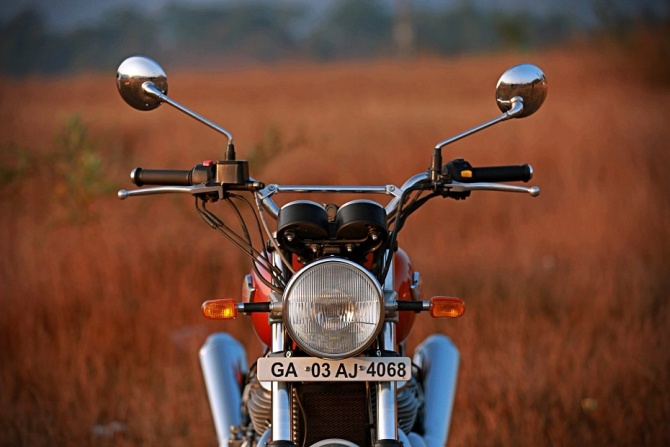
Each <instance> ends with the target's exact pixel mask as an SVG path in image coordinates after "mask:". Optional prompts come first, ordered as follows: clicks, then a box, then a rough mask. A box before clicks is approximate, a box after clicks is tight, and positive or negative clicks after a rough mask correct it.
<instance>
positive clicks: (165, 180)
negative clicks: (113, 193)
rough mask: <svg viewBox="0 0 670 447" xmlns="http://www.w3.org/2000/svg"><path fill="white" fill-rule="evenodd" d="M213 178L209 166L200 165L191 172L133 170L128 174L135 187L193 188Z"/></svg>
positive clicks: (182, 170) (184, 170)
mask: <svg viewBox="0 0 670 447" xmlns="http://www.w3.org/2000/svg"><path fill="white" fill-rule="evenodd" d="M212 177H213V170H212V168H211V166H209V165H207V166H206V165H204V164H200V165H197V166H196V167H194V168H193V169H191V170H187V169H143V168H135V169H133V171H132V172H131V173H130V180H131V181H132V182H133V183H134V184H135V185H137V186H144V185H165V186H168V185H169V186H193V185H197V184H199V183H205V182H207V181H209V180H211V179H212Z"/></svg>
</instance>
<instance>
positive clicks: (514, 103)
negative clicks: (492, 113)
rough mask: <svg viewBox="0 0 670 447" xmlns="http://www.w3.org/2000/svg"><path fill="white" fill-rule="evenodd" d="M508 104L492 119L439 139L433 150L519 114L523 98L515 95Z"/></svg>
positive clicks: (521, 110) (521, 109)
mask: <svg viewBox="0 0 670 447" xmlns="http://www.w3.org/2000/svg"><path fill="white" fill-rule="evenodd" d="M510 105H511V107H510V109H509V110H508V111H507V112H505V113H503V114H502V115H500V116H499V117H497V118H493V119H492V120H490V121H487V122H485V123H484V124H480V125H479V126H476V127H473V128H472V129H469V130H466V131H465V132H463V133H459V134H458V135H455V136H453V137H451V138H448V139H446V140H444V141H440V142H439V143H437V145H436V146H435V150H438V149H442V148H443V147H444V146H447V145H449V144H451V143H454V142H456V141H458V140H460V139H462V138H465V137H467V136H470V135H472V134H474V133H477V132H479V131H480V130H484V129H486V128H487V127H491V126H493V125H494V124H498V123H500V122H502V121H507V120H508V119H510V118H514V117H516V116H517V115H519V114H520V113H521V112H523V100H522V99H521V98H520V97H519V96H515V97H514V98H512V99H511V100H510Z"/></svg>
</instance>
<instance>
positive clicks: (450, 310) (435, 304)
mask: <svg viewBox="0 0 670 447" xmlns="http://www.w3.org/2000/svg"><path fill="white" fill-rule="evenodd" d="M464 313H465V303H464V302H463V300H462V299H460V298H452V297H448V296H434V297H433V298H431V299H430V316H431V317H433V318H458V317H460V316H461V315H463V314H464Z"/></svg>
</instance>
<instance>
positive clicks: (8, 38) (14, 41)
mask: <svg viewBox="0 0 670 447" xmlns="http://www.w3.org/2000/svg"><path fill="white" fill-rule="evenodd" d="M47 41H48V36H47V33H46V31H45V28H44V21H43V19H42V17H41V16H40V15H39V14H38V13H37V12H36V11H34V10H27V11H24V12H22V13H21V14H19V15H18V16H16V17H15V18H14V19H13V20H11V21H9V22H8V23H7V24H5V25H4V26H3V27H2V28H0V69H2V71H4V72H7V73H10V74H16V75H21V74H25V73H29V72H31V71H33V70H34V69H35V68H36V67H37V66H38V65H39V64H40V62H41V57H42V56H43V54H40V53H41V49H42V48H44V46H45V45H46V43H47Z"/></svg>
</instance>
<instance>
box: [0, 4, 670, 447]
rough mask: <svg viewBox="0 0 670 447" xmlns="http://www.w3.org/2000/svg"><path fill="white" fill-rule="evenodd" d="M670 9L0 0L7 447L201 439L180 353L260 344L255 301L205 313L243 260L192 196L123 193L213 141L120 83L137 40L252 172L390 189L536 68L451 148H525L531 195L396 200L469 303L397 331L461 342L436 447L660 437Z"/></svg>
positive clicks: (421, 248)
mask: <svg viewBox="0 0 670 447" xmlns="http://www.w3.org/2000/svg"><path fill="white" fill-rule="evenodd" d="M669 19H670V2H668V1H662V0H657V1H652V0H646V1H635V2H633V1H623V0H621V1H603V0H590V1H572V0H570V1H563V2H549V1H537V0H536V1H530V0H528V1H526V0H516V1H511V0H508V1H505V2H502V1H475V0H470V1H467V0H452V1H437V0H414V1H409V0H397V1H390V0H389V1H381V0H380V1H370V2H359V1H345V0H338V1H325V2H309V1H300V0H291V1H289V0H286V1H274V2H269V1H268V2H232V1H231V2H228V1H218V2H214V1H204V0H202V1H197V2H196V1H189V2H178V1H174V0H173V1H168V0H165V1H163V0H153V1H144V2H132V1H122V0H117V1H109V0H107V1H102V0H95V1H93V0H90V1H86V2H84V1H81V0H60V1H14V2H5V3H3V4H1V5H0V80H1V81H2V82H0V309H1V310H0V389H1V390H2V392H0V445H8V446H47V445H59V446H63V445H93V446H107V445H129V446H130V445H133V446H134V445H157V444H169V445H175V446H179V445H191V446H213V445H216V438H215V434H214V428H213V423H212V420H211V417H210V415H209V408H208V402H207V397H206V394H205V389H204V383H203V380H202V376H201V373H200V370H199V364H198V360H197V352H198V349H199V347H200V346H201V344H202V343H203V342H204V340H205V338H206V337H207V335H208V334H210V333H212V332H214V331H226V332H229V333H231V334H233V335H235V336H236V337H238V338H239V339H240V340H241V341H242V342H243V343H244V345H245V347H246V348H247V352H248V355H249V358H250V359H253V358H254V357H256V356H258V355H259V354H260V352H261V350H262V346H261V344H260V342H258V341H257V339H256V338H255V335H254V333H253V331H252V330H251V326H250V322H249V321H248V320H247V319H246V318H240V319H238V320H236V321H232V322H225V323H220V322H219V323H213V322H208V321H205V320H204V319H203V318H202V317H201V315H200V304H201V303H202V301H204V300H206V299H211V298H218V297H238V296H240V286H241V283H242V278H243V275H244V274H245V273H246V272H247V271H248V270H249V268H250V266H249V264H248V261H247V260H246V258H245V257H244V256H243V255H242V254H241V253H239V252H238V251H237V249H235V248H234V247H233V246H232V245H231V244H229V243H228V242H227V241H226V240H223V238H221V237H219V236H218V235H217V234H215V233H214V232H212V231H211V230H210V229H209V227H207V226H206V225H203V224H202V222H201V219H200V218H199V217H198V216H197V214H196V213H195V212H194V210H193V202H192V200H191V199H190V198H189V197H185V196H181V195H180V196H169V195H164V196H155V197H149V198H147V197H144V198H135V199H130V200H126V201H124V202H121V201H119V200H118V199H117V198H116V191H117V190H118V189H120V188H129V187H131V186H132V185H131V184H130V182H129V179H128V173H129V172H130V170H131V169H133V168H135V167H137V166H142V167H146V168H177V169H189V168H191V167H192V166H193V165H195V164H197V163H200V162H201V161H202V160H204V159H216V158H221V157H222V156H223V152H224V149H225V141H224V139H223V138H221V136H220V135H218V134H216V133H215V132H212V131H211V130H209V129H207V128H205V127H204V126H202V125H200V124H198V123H196V122H195V121H193V120H192V119H190V118H187V117H185V116H183V115H181V114H179V113H178V112H177V111H175V110H172V109H169V108H168V107H161V108H159V109H158V110H156V111H153V112H152V113H143V112H139V111H136V110H134V109H131V108H129V107H128V106H127V105H126V104H125V103H124V102H123V101H122V100H121V98H120V97H119V95H118V93H117V92H116V87H115V72H116V68H117V67H118V65H119V64H120V62H121V61H122V60H123V59H124V58H125V57H127V56H130V55H134V54H145V55H148V56H150V57H152V58H154V59H156V60H158V61H159V62H160V63H161V65H162V66H163V67H164V68H165V69H166V71H167V73H168V77H169V81H170V94H171V96H172V97H173V98H174V99H176V100H177V101H179V102H181V103H183V104H185V105H186V106H188V107H191V108H192V109H194V110H195V111H197V112H198V113H200V114H202V115H204V116H206V117H208V118H209V119H211V120H213V121H215V122H217V123H219V124H221V125H222V126H224V127H225V128H227V129H229V130H230V131H231V132H232V133H233V134H234V135H235V140H236V147H237V154H238V158H245V159H248V160H250V166H251V168H250V169H251V175H252V176H253V177H254V178H257V179H260V180H262V181H265V182H273V183H290V184H300V183H303V184H313V183H323V184H387V183H392V184H396V185H399V184H401V183H402V182H403V181H404V180H405V179H406V178H408V177H410V176H411V175H414V174H416V173H418V172H423V171H424V170H425V169H426V168H427V167H428V165H429V163H430V155H431V153H432V148H433V147H434V145H435V144H436V143H437V142H439V141H442V140H444V139H445V138H447V137H449V136H452V135H454V134H456V133H458V132H461V131H463V130H465V129H467V128H469V127H472V126H474V125H477V124H480V123H482V122H484V121H486V120H488V119H490V118H492V117H494V116H497V114H498V113H499V112H498V109H497V107H496V106H495V104H494V88H495V84H496V81H497V79H498V77H499V76H500V74H501V73H502V72H503V71H504V70H505V69H506V68H508V67H510V66H512V65H515V64H517V63H520V62H533V63H535V64H537V65H539V66H540V67H541V68H542V69H543V70H544V71H545V73H546V75H547V78H548V82H549V94H548V97H547V100H546V102H545V104H544V106H543V108H542V109H541V110H540V111H538V112H537V113H536V114H535V115H533V116H531V117H528V118H526V119H523V120H514V121H511V122H507V123H504V124H501V125H498V126H496V127H494V128H491V129H488V130H486V131H484V132H482V133H479V134H477V135H475V136H472V137H470V138H468V139H466V140H464V141H459V142H457V143H455V144H454V145H452V146H449V147H447V148H445V150H444V157H445V160H449V159H452V158H456V157H463V158H466V159H467V160H468V161H470V162H471V163H472V164H473V165H475V166H477V165H479V166H482V165H503V164H515V163H525V162H527V163H530V164H532V165H533V167H534V170H535V177H534V179H533V180H532V182H531V183H532V184H534V185H537V186H539V187H540V188H541V189H542V194H541V195H540V196H539V197H538V198H531V197H529V196H525V195H513V194H501V193H490V192H481V193H479V194H473V195H472V196H471V197H470V198H469V199H468V200H467V201H459V202H455V201H451V200H434V201H432V202H430V203H429V204H427V205H426V206H425V208H424V209H423V210H422V211H420V212H418V213H416V214H415V215H413V216H412V219H410V220H409V221H408V223H407V225H406V227H405V228H404V229H403V233H401V235H400V244H401V246H403V247H404V248H405V250H406V251H407V252H408V253H409V254H410V256H411V257H412V260H413V264H414V267H415V268H416V269H417V270H419V271H420V272H421V273H422V277H423V279H424V286H423V289H424V293H425V295H426V296H427V297H430V296H433V295H454V296H461V297H463V298H464V299H465V301H466V303H467V305H468V311H467V312H466V314H465V315H464V316H463V317H462V318H461V319H459V320H456V321H438V320H431V319H429V318H424V316H421V317H419V320H418V323H417V324H416V326H415V328H414V330H413V332H412V334H411V335H410V339H409V341H408V347H409V349H410V351H411V350H412V349H413V348H414V347H415V346H416V345H417V344H418V343H420V341H421V340H422V339H423V338H425V337H426V336H427V335H429V334H431V333H435V332H441V333H445V334H447V335H449V336H450V337H451V338H452V339H453V340H454V341H455V343H456V345H457V346H458V347H459V348H460V350H461V361H462V363H461V369H460V375H459V388H458V392H457V396H456V403H455V409H454V415H453V420H452V428H451V432H450V441H449V445H451V446H458V445H483V446H501V445H505V446H509V445H514V446H525V445H547V446H549V445H552V446H554V445H556V446H563V445H608V446H612V445H621V446H630V445H648V446H661V445H670V429H669V428H668V424H667V421H668V420H670V329H669V328H670V304H669V302H668V299H669V298H670V296H669V295H670V293H669V291H670V274H669V273H668V272H670V230H669V229H670V192H669V191H670V188H669V187H670V175H669V174H668V172H670V152H669V151H668V145H669V142H670V127H669V126H668V124H667V110H668V108H669V107H670V22H669ZM373 198H376V199H380V198H379V197H373ZM313 199H315V200H319V198H316V197H314V198H313ZM326 200H328V201H340V200H341V201H344V200H346V199H342V198H338V197H335V198H333V197H326V198H324V201H326ZM212 210H214V211H216V212H217V214H218V215H219V216H220V217H221V218H223V219H224V220H225V221H226V222H230V223H231V224H234V223H235V217H234V215H233V214H232V213H231V212H230V210H228V209H227V207H226V206H225V205H224V204H217V205H212Z"/></svg>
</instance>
